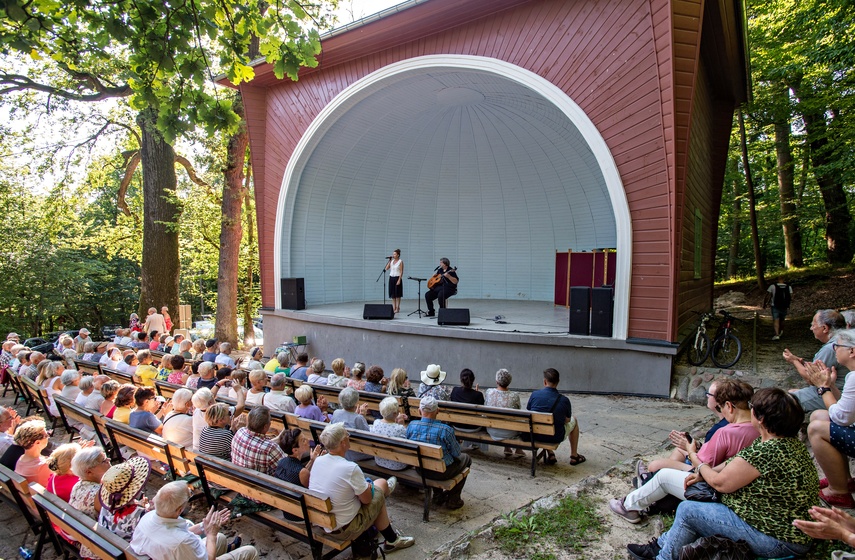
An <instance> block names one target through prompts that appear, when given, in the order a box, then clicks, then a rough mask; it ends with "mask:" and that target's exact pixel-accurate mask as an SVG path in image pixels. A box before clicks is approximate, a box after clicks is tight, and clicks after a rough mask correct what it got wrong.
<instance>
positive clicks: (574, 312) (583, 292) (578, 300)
mask: <svg viewBox="0 0 855 560" xmlns="http://www.w3.org/2000/svg"><path fill="white" fill-rule="evenodd" d="M590 323H591V288H589V287H587V286H574V287H572V288H570V334H584V335H586V336H587V335H588V334H590V332H591V331H590V330H589V328H590Z"/></svg>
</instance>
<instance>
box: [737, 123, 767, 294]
mask: <svg viewBox="0 0 855 560" xmlns="http://www.w3.org/2000/svg"><path fill="white" fill-rule="evenodd" d="M739 142H740V145H741V147H742V169H743V171H744V172H745V185H746V186H747V187H748V216H749V218H750V222H751V241H752V243H753V246H754V268H755V270H756V271H757V285H758V286H759V287H760V292H761V293H763V292H765V291H766V279H765V278H764V277H763V262H762V255H761V254H760V234H759V232H758V231H757V201H756V200H755V198H754V181H753V180H752V179H751V167H750V166H749V164H748V143H747V142H746V140H745V117H744V116H743V115H742V108H740V109H739Z"/></svg>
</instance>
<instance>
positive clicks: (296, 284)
mask: <svg viewBox="0 0 855 560" xmlns="http://www.w3.org/2000/svg"><path fill="white" fill-rule="evenodd" d="M282 309H294V310H298V311H299V310H300V309H306V289H305V284H304V283H303V279H302V278H283V279H282Z"/></svg>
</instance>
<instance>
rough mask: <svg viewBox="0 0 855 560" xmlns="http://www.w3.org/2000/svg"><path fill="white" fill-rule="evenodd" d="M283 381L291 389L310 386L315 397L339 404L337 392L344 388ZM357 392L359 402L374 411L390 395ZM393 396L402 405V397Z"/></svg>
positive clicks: (293, 380) (294, 380)
mask: <svg viewBox="0 0 855 560" xmlns="http://www.w3.org/2000/svg"><path fill="white" fill-rule="evenodd" d="M285 383H286V385H289V386H290V387H291V388H293V389H296V388H297V387H299V386H300V385H303V384H306V385H308V386H309V387H311V388H312V391H313V393H314V395H315V399H317V398H318V397H320V396H321V395H323V396H324V397H326V399H327V402H329V403H330V404H339V398H338V397H339V394H340V393H341V392H342V391H343V390H344V389H343V388H342V387H331V386H329V385H318V384H316V383H306V382H305V381H300V380H299V379H291V378H290V377H289V378H287V379H286V381H285ZM357 393H359V404H362V403H365V404H367V405H368V409H369V410H371V411H374V412H380V401H382V400H383V399H385V398H386V397H388V396H390V395H387V394H385V393H372V392H370V391H357ZM395 398H396V399H397V400H398V406H399V407H400V406H402V404H403V399H402V398H401V397H395Z"/></svg>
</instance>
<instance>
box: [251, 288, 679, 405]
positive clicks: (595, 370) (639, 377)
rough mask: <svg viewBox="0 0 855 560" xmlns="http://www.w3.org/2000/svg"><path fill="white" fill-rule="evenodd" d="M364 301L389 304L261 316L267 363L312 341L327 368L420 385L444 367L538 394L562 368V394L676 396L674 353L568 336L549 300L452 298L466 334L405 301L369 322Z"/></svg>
mask: <svg viewBox="0 0 855 560" xmlns="http://www.w3.org/2000/svg"><path fill="white" fill-rule="evenodd" d="M365 303H382V301H371V302H351V303H338V304H329V305H317V306H309V307H307V308H306V309H304V310H301V311H292V310H273V309H262V314H263V315H264V335H265V337H264V338H265V341H266V347H265V355H268V354H269V353H270V352H272V351H273V350H274V349H275V348H276V346H277V345H278V344H279V342H282V341H291V340H292V339H293V337H295V336H305V337H306V339H307V342H308V346H307V350H306V351H307V352H308V354H309V355H310V356H318V357H321V358H323V359H324V360H325V361H326V365H327V369H329V364H330V362H331V361H332V360H333V359H335V358H339V357H341V358H344V359H345V361H346V362H347V363H348V365H351V364H353V362H355V361H362V362H365V363H366V364H369V365H371V364H377V365H379V366H380V367H382V368H383V370H384V371H385V373H386V375H387V376H388V374H389V373H390V372H391V370H392V369H393V368H395V367H403V368H404V369H406V370H407V372H408V374H409V378H410V380H411V381H412V382H413V383H417V382H418V379H419V372H420V371H422V370H423V369H425V366H426V365H427V364H431V363H437V364H440V365H441V366H442V369H443V370H444V371H446V372H448V379H447V381H446V383H448V384H452V385H454V384H459V379H458V377H457V376H458V373H459V372H460V370H461V369H463V368H469V369H471V370H472V371H474V372H475V376H476V382H477V383H478V384H479V385H480V386H481V387H482V388H483V387H493V386H495V382H494V373H495V371H496V370H497V369H499V368H503V367H504V368H507V369H508V370H510V372H511V373H512V374H513V383H512V388H514V389H519V390H525V391H530V390H532V389H536V388H538V387H540V386H542V383H543V381H542V379H543V377H542V372H543V370H544V369H546V368H548V367H554V368H555V369H557V370H558V371H559V372H560V373H561V384H560V385H559V389H560V390H562V391H568V392H577V393H606V394H615V393H616V394H631V395H648V396H658V397H667V396H668V394H669V389H670V380H671V362H672V359H673V357H674V354H675V353H676V346H675V345H672V344H669V343H665V342H658V341H646V340H644V341H642V340H632V339H630V340H627V341H624V340H616V339H612V338H604V337H595V336H578V335H570V334H568V322H569V310H568V309H567V308H564V307H559V306H554V305H553V304H552V303H550V302H532V301H510V300H491V299H480V300H472V299H457V298H452V299H451V300H450V301H449V307H451V308H468V309H469V313H470V324H469V325H468V326H443V325H438V324H437V320H436V318H428V317H422V318H419V317H418V315H408V314H409V313H410V312H411V311H414V307H415V301H413V300H404V302H403V303H402V308H401V313H399V314H397V315H396V316H395V318H394V319H391V320H366V319H363V307H364V304H365ZM422 309H424V304H422Z"/></svg>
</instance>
